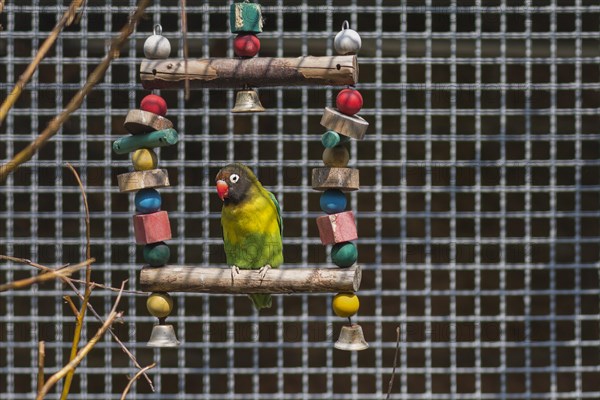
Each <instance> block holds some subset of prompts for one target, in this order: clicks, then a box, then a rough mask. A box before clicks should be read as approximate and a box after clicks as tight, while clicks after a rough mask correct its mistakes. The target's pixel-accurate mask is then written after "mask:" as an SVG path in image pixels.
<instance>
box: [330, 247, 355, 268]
mask: <svg viewBox="0 0 600 400" xmlns="http://www.w3.org/2000/svg"><path fill="white" fill-rule="evenodd" d="M357 258H358V250H357V249H356V245H354V243H352V242H345V243H338V244H336V245H334V246H333V248H332V249H331V261H333V263H334V264H335V265H337V266H338V267H341V268H347V267H351V266H352V265H354V263H355V262H356V259H357Z"/></svg>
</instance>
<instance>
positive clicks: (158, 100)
mask: <svg viewBox="0 0 600 400" xmlns="http://www.w3.org/2000/svg"><path fill="white" fill-rule="evenodd" d="M338 97H339V96H338ZM140 108H141V109H142V110H143V111H148V112H151V113H153V114H158V115H160V116H161V117H164V116H165V115H167V102H166V101H165V99H163V98H162V97H160V96H157V95H155V94H149V95H148V96H146V97H144V98H143V99H142V101H141V102H140ZM338 108H339V107H338Z"/></svg>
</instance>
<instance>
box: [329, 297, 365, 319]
mask: <svg viewBox="0 0 600 400" xmlns="http://www.w3.org/2000/svg"><path fill="white" fill-rule="evenodd" d="M332 307H333V312H334V313H335V315H337V316H338V317H340V318H348V317H351V316H353V315H354V314H356V313H357V312H358V309H359V308H360V302H359V301H358V296H357V295H355V294H354V293H338V294H336V295H335V297H334V298H333V302H332Z"/></svg>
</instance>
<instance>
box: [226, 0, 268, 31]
mask: <svg viewBox="0 0 600 400" xmlns="http://www.w3.org/2000/svg"><path fill="white" fill-rule="evenodd" d="M229 27H230V29H231V33H261V32H262V30H263V18H262V12H261V9H260V4H256V3H249V2H241V3H232V4H231V6H230V8H229Z"/></svg>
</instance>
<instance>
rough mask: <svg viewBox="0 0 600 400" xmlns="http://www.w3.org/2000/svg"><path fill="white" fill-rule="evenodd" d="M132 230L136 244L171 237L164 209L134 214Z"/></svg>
mask: <svg viewBox="0 0 600 400" xmlns="http://www.w3.org/2000/svg"><path fill="white" fill-rule="evenodd" d="M133 230H134V231H135V242H136V243H137V244H148V243H157V242H164V241H165V240H169V239H171V223H170V222H169V216H168V214H167V212H166V211H159V212H155V213H152V214H137V215H134V216H133Z"/></svg>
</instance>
